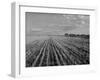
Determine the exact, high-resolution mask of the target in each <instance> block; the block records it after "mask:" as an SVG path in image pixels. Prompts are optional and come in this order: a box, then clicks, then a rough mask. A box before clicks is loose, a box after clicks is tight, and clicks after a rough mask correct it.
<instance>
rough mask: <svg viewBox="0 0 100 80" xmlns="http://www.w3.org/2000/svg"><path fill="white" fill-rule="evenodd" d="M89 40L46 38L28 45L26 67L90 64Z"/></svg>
mask: <svg viewBox="0 0 100 80" xmlns="http://www.w3.org/2000/svg"><path fill="white" fill-rule="evenodd" d="M89 55H90V54H89V38H84V37H78V36H73V37H72V36H64V35H62V36H60V35H59V36H45V38H43V37H42V38H40V39H35V40H31V42H28V43H27V44H26V67H41V66H62V65H83V64H89V63H90V61H89Z"/></svg>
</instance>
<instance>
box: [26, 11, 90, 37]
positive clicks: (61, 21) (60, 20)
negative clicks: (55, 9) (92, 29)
mask: <svg viewBox="0 0 100 80" xmlns="http://www.w3.org/2000/svg"><path fill="white" fill-rule="evenodd" d="M25 18H26V19H25V20H26V22H25V23H26V35H29V36H30V35H64V34H65V33H74V34H89V15H81V14H56V13H33V12H26V14H25Z"/></svg>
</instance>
